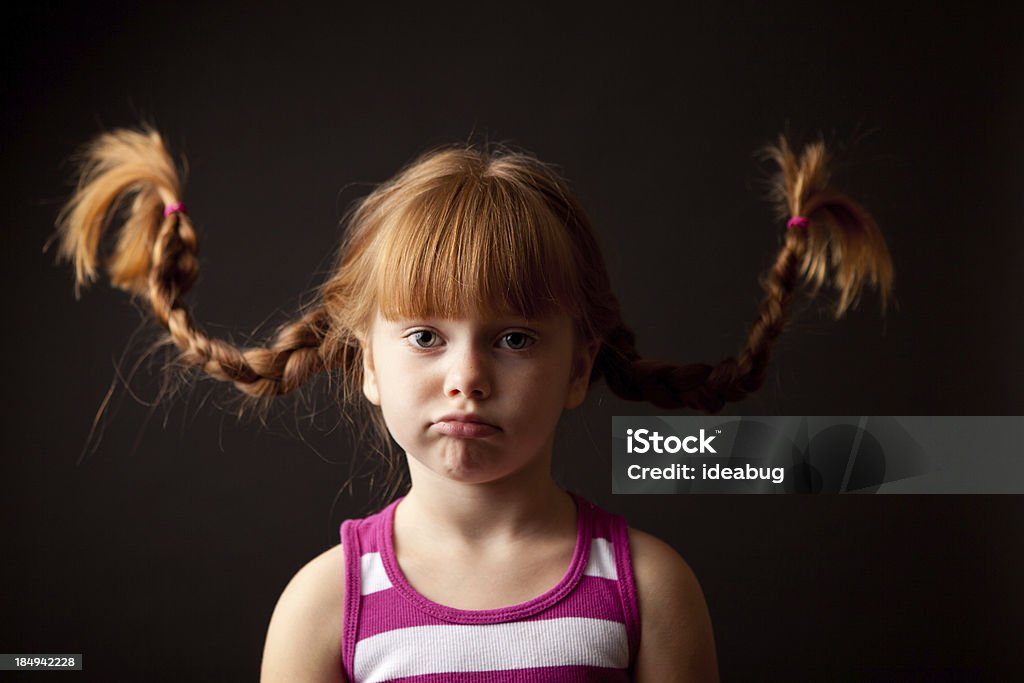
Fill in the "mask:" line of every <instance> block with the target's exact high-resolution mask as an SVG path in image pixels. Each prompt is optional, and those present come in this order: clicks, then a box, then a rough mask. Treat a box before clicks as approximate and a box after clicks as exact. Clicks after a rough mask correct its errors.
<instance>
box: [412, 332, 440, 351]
mask: <svg viewBox="0 0 1024 683" xmlns="http://www.w3.org/2000/svg"><path fill="white" fill-rule="evenodd" d="M406 339H409V340H411V342H410V343H411V344H412V345H413V346H414V347H416V348H418V349H429V348H433V346H434V345H435V343H436V342H437V334H436V333H434V332H432V331H430V330H416V331H415V332H413V333H412V334H409V335H407V336H406Z"/></svg>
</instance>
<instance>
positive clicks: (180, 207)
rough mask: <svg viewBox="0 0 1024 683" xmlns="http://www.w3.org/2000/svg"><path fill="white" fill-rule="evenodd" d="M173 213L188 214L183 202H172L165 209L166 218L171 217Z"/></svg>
mask: <svg viewBox="0 0 1024 683" xmlns="http://www.w3.org/2000/svg"><path fill="white" fill-rule="evenodd" d="M172 213H188V212H187V211H185V205H184V204H183V203H181V202H171V203H170V204H168V205H167V206H165V207H164V218H166V217H167V216H170V215H171V214H172Z"/></svg>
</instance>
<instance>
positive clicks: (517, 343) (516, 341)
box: [501, 332, 534, 351]
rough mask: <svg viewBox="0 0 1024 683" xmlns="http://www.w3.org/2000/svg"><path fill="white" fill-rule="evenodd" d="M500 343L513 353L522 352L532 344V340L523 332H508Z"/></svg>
mask: <svg viewBox="0 0 1024 683" xmlns="http://www.w3.org/2000/svg"><path fill="white" fill-rule="evenodd" d="M501 339H502V341H504V342H505V343H506V345H507V346H508V348H510V349H512V350H513V351H522V350H523V349H525V348H528V347H529V346H530V345H531V344H533V342H534V339H533V337H531V336H530V335H528V334H526V333H525V332H509V333H508V334H506V335H505V336H503V337H502V338H501Z"/></svg>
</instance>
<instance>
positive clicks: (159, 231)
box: [58, 128, 330, 398]
mask: <svg viewBox="0 0 1024 683" xmlns="http://www.w3.org/2000/svg"><path fill="white" fill-rule="evenodd" d="M133 195H134V199H133V200H132V202H131V206H130V209H129V210H128V212H127V217H126V218H125V221H124V225H123V226H122V227H121V231H120V234H119V237H118V242H117V247H116V249H115V251H114V253H113V255H112V256H111V257H110V259H109V261H108V263H107V270H108V271H109V273H110V279H111V282H112V284H114V285H115V286H117V287H120V288H121V289H124V290H126V291H128V292H131V293H132V294H133V295H137V296H142V297H145V298H146V299H148V301H149V302H150V304H151V306H152V309H153V314H154V316H155V317H156V319H157V320H158V321H159V322H160V323H161V324H162V325H163V326H164V327H165V328H166V329H167V330H168V333H169V335H168V337H167V339H166V340H165V341H169V342H172V343H173V344H174V345H175V346H177V348H178V349H179V350H180V352H181V353H180V359H181V361H182V362H184V363H185V364H187V365H190V366H196V367H199V368H201V369H202V370H204V371H205V372H207V373H208V374H210V375H211V376H213V377H216V378H217V379H220V380H224V381H229V382H232V383H233V384H234V385H235V386H236V387H237V388H238V389H239V390H241V391H242V392H244V393H245V394H247V395H249V396H252V397H254V398H265V397H271V396H276V395H280V394H286V393H289V392H291V391H293V390H294V389H295V388H297V387H298V386H300V385H301V384H302V383H303V382H305V381H306V380H307V379H310V378H311V377H313V376H314V375H316V374H317V373H319V372H321V371H323V370H324V369H325V367H326V363H325V360H324V357H323V355H322V354H321V353H320V349H321V346H322V343H323V340H324V339H325V337H326V335H327V334H328V332H329V329H330V318H329V316H328V315H327V312H326V309H324V308H323V306H317V307H315V308H312V309H310V310H308V311H307V312H306V313H305V315H303V316H302V317H301V318H300V319H299V320H298V321H295V322H292V323H290V324H288V325H286V326H284V327H282V328H281V329H280V330H279V331H278V333H277V335H276V337H275V338H274V340H273V342H272V343H271V344H270V346H269V347H268V348H249V349H244V350H241V349H238V348H236V347H235V346H233V345H232V344H230V343H228V342H225V341H223V340H220V339H214V338H211V337H209V336H208V335H207V334H206V333H205V332H203V331H202V329H200V328H199V327H198V326H197V325H196V324H195V322H194V321H193V320H192V316H191V315H190V313H189V310H188V308H187V307H186V305H185V303H184V301H183V300H182V297H183V296H184V295H185V293H186V292H188V291H189V289H191V288H192V285H194V284H195V282H196V279H197V277H198V275H199V261H198V258H197V253H198V241H197V239H196V233H195V230H194V229H193V227H192V222H191V220H190V219H189V217H188V216H187V214H186V213H185V212H184V207H183V206H182V205H181V203H180V197H181V184H180V182H179V179H178V174H177V171H176V170H175V168H174V164H173V163H172V161H171V158H170V156H169V155H168V154H167V151H166V149H165V148H164V144H163V141H162V140H161V138H160V135H159V133H157V132H156V131H155V130H152V129H149V128H146V129H144V130H143V131H133V130H118V131H114V132H110V133H105V134H104V135H101V136H100V137H99V138H97V139H96V140H95V141H93V142H92V143H91V144H90V145H89V146H88V147H87V148H86V149H85V150H84V153H83V155H82V166H81V174H80V177H79V182H78V188H77V191H76V192H75V194H74V196H73V197H72V199H71V200H70V201H69V203H68V204H67V206H65V207H64V209H63V211H62V212H61V214H60V217H59V218H58V231H59V236H60V249H59V255H60V257H61V258H64V259H66V260H69V261H73V262H74V264H75V273H76V284H75V293H76V296H77V295H78V294H79V292H80V289H81V286H82V285H83V284H86V285H87V284H88V283H90V282H91V281H93V280H95V278H96V270H97V266H96V261H97V258H98V251H99V243H100V237H101V234H102V232H103V230H104V229H105V228H106V227H107V226H108V225H109V223H110V222H111V220H112V218H113V216H114V214H115V213H116V211H117V209H118V208H119V207H120V206H121V204H122V203H123V202H124V201H125V200H126V199H127V198H129V197H130V196H133Z"/></svg>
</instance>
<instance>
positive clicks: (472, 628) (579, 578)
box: [341, 495, 640, 683]
mask: <svg viewBox="0 0 1024 683" xmlns="http://www.w3.org/2000/svg"><path fill="white" fill-rule="evenodd" d="M573 498H574V499H575V501H576V509H577V533H576V549H575V551H574V552H573V557H572V562H571V563H570V565H569V570H568V571H567V572H566V574H565V576H564V577H562V580H561V581H560V582H559V583H558V585H556V586H555V587H554V588H552V589H551V590H549V591H548V592H546V593H544V594H543V595H540V596H538V597H536V598H533V599H532V600H529V601H527V602H524V603H521V604H518V605H513V606H511V607H502V608H499V609H487V610H463V609H455V608H452V607H446V606H444V605H440V604H437V603H435V602H432V601H430V600H428V599H427V598H425V597H423V596H422V595H420V594H419V593H417V592H416V591H415V590H414V589H413V588H412V586H410V585H409V584H408V583H407V582H406V580H405V578H404V577H403V576H402V572H401V570H400V569H399V567H398V562H397V561H396V560H395V552H394V546H393V544H392V539H393V535H392V525H393V523H394V512H395V507H396V506H397V505H398V502H399V501H395V502H394V503H392V504H391V505H389V506H388V507H386V508H385V509H384V510H382V511H381V512H378V513H377V514H375V515H372V516H370V517H367V518H366V519H356V520H348V521H346V522H344V523H343V524H342V525H341V542H342V544H343V545H344V553H345V614H344V633H343V636H342V661H343V664H344V667H345V674H346V676H347V677H348V680H349V681H352V682H353V683H377V682H378V681H401V682H402V683H428V682H429V683H441V682H442V681H444V682H446V683H447V682H452V683H509V682H511V681H517V682H519V681H523V682H528V681H551V682H558V683H569V682H570V681H628V680H630V668H631V665H632V662H633V661H634V659H635V656H636V651H637V646H638V644H639V640H640V623H639V617H638V613H637V601H636V588H635V586H634V583H633V569H632V564H631V561H630V555H629V536H628V528H627V526H626V522H625V520H623V519H622V518H621V517H619V516H617V515H612V514H610V513H608V512H605V511H604V510H601V509H600V508H598V507H597V506H595V505H593V504H592V503H589V502H587V501H585V500H583V499H582V498H580V497H579V496H575V495H574V496H573ZM399 500H401V499H399Z"/></svg>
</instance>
